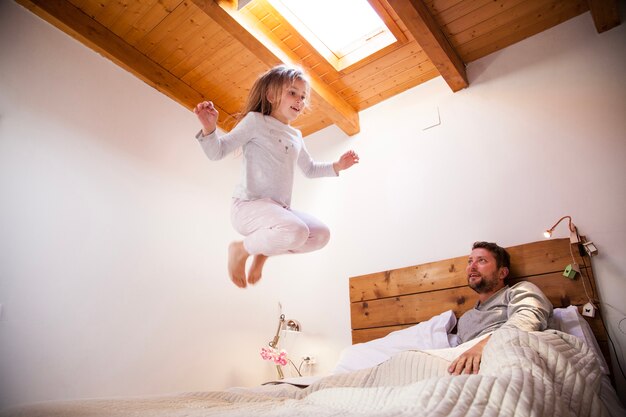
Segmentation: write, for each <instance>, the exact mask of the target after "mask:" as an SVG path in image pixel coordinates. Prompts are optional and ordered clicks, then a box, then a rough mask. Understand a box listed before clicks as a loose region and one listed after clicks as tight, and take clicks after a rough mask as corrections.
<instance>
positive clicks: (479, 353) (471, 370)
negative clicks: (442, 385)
mask: <svg viewBox="0 0 626 417" xmlns="http://www.w3.org/2000/svg"><path fill="white" fill-rule="evenodd" d="M490 338H491V335H489V336H487V337H485V338H484V339H483V340H481V341H480V342H478V343H476V344H475V345H474V346H472V347H471V348H469V349H468V350H466V351H465V352H463V354H461V356H459V357H458V358H456V359H455V360H454V361H453V362H452V364H451V365H450V367H449V368H448V372H450V373H451V374H452V375H461V374H477V373H478V370H479V369H480V361H481V359H482V357H483V349H484V348H485V345H486V344H487V342H488V341H489V339H490Z"/></svg>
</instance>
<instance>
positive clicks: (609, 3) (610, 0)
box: [587, 0, 620, 33]
mask: <svg viewBox="0 0 626 417" xmlns="http://www.w3.org/2000/svg"><path fill="white" fill-rule="evenodd" d="M587 4H588V5H589V11H591V16H592V17H593V24H594V25H595V26H596V30H597V31H598V33H602V32H606V31H607V30H609V29H613V28H614V27H615V26H617V25H619V24H620V18H619V6H618V2H617V0H587Z"/></svg>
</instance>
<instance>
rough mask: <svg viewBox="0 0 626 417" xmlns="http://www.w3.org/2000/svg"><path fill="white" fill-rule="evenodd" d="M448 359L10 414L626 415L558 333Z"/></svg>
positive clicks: (596, 371) (594, 368)
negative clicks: (456, 361) (471, 362)
mask: <svg viewBox="0 0 626 417" xmlns="http://www.w3.org/2000/svg"><path fill="white" fill-rule="evenodd" d="M448 365H449V361H448V360H446V359H443V358H442V357H440V356H438V355H434V354H432V352H431V353H426V352H421V351H408V352H403V353H400V354H397V355H395V356H393V357H392V358H391V359H390V360H388V361H386V362H384V363H382V364H380V365H378V366H376V367H373V368H369V369H364V370H360V371H356V372H350V373H343V374H338V375H332V376H329V377H326V378H322V379H320V380H319V381H318V382H316V383H314V384H312V385H311V386H309V387H308V388H305V389H302V390H299V389H294V388H289V387H287V386H277V387H275V388H274V389H267V390H263V391H250V392H240V391H236V392H232V391H231V392H208V393H197V394H186V395H180V396H172V397H161V398H147V399H129V400H98V401H82V402H66V403H56V404H54V403H52V404H51V403H48V404H43V405H36V406H31V407H28V408H23V409H21V410H7V411H6V412H5V413H3V414H1V415H2V417H6V416H23V417H40V416H46V417H59V416H63V417H77V416H82V417H87V416H89V417H101V416H102V417H104V416H107V417H118V416H131V415H132V416H137V417H165V416H168V417H182V416H186V417H196V416H224V417H243V416H246V417H248V416H267V417H270V416H271V417H282V416H285V417H286V416H305V417H306V416H316V417H318V416H319V417H330V416H333V417H334V416H345V417H347V416H380V417H383V416H385V417H386V416H429V417H433V416H523V417H527V416H528V417H530V416H537V417H540V416H581V417H582V416H590V417H601V416H610V415H612V416H615V417H617V416H621V415H624V409H623V408H621V406H620V405H619V402H618V400H617V398H616V396H615V393H614V391H613V390H612V389H611V388H610V386H609V385H608V384H607V379H606V376H605V375H604V374H603V373H602V371H601V368H600V367H599V366H598V361H597V359H596V356H595V354H594V353H593V352H592V351H590V349H589V348H588V347H587V345H586V344H585V343H583V342H581V341H580V340H579V339H577V338H576V337H573V336H570V335H568V334H565V333H561V332H559V331H554V330H547V331H544V332H532V333H526V332H521V331H517V330H509V329H506V330H505V329H501V330H498V331H496V332H494V333H493V335H492V337H491V340H490V341H489V343H488V344H487V346H486V347H485V350H484V352H483V358H482V364H481V370H480V373H479V374H478V375H461V376H451V375H449V374H448V373H447V367H448Z"/></svg>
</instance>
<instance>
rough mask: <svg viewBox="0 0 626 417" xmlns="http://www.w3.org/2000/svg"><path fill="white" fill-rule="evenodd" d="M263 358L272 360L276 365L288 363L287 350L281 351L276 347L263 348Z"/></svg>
mask: <svg viewBox="0 0 626 417" xmlns="http://www.w3.org/2000/svg"><path fill="white" fill-rule="evenodd" d="M261 358H263V360H266V361H272V362H274V363H275V364H276V365H281V366H285V365H287V361H288V359H287V352H286V351H285V350H281V351H280V352H279V351H277V350H276V349H274V348H267V347H262V348H261Z"/></svg>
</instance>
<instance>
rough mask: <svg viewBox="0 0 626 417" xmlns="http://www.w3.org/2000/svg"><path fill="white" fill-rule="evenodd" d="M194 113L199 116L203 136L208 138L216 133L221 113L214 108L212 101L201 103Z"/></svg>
mask: <svg viewBox="0 0 626 417" xmlns="http://www.w3.org/2000/svg"><path fill="white" fill-rule="evenodd" d="M193 112H194V113H195V114H196V116H198V120H200V123H201V124H202V135H203V136H206V135H209V134H211V133H213V132H214V131H215V128H216V127H217V116H218V115H219V112H218V111H217V110H216V109H215V106H213V102H212V101H203V102H202V103H199V104H198V105H197V106H196V107H195V108H194V109H193Z"/></svg>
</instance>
